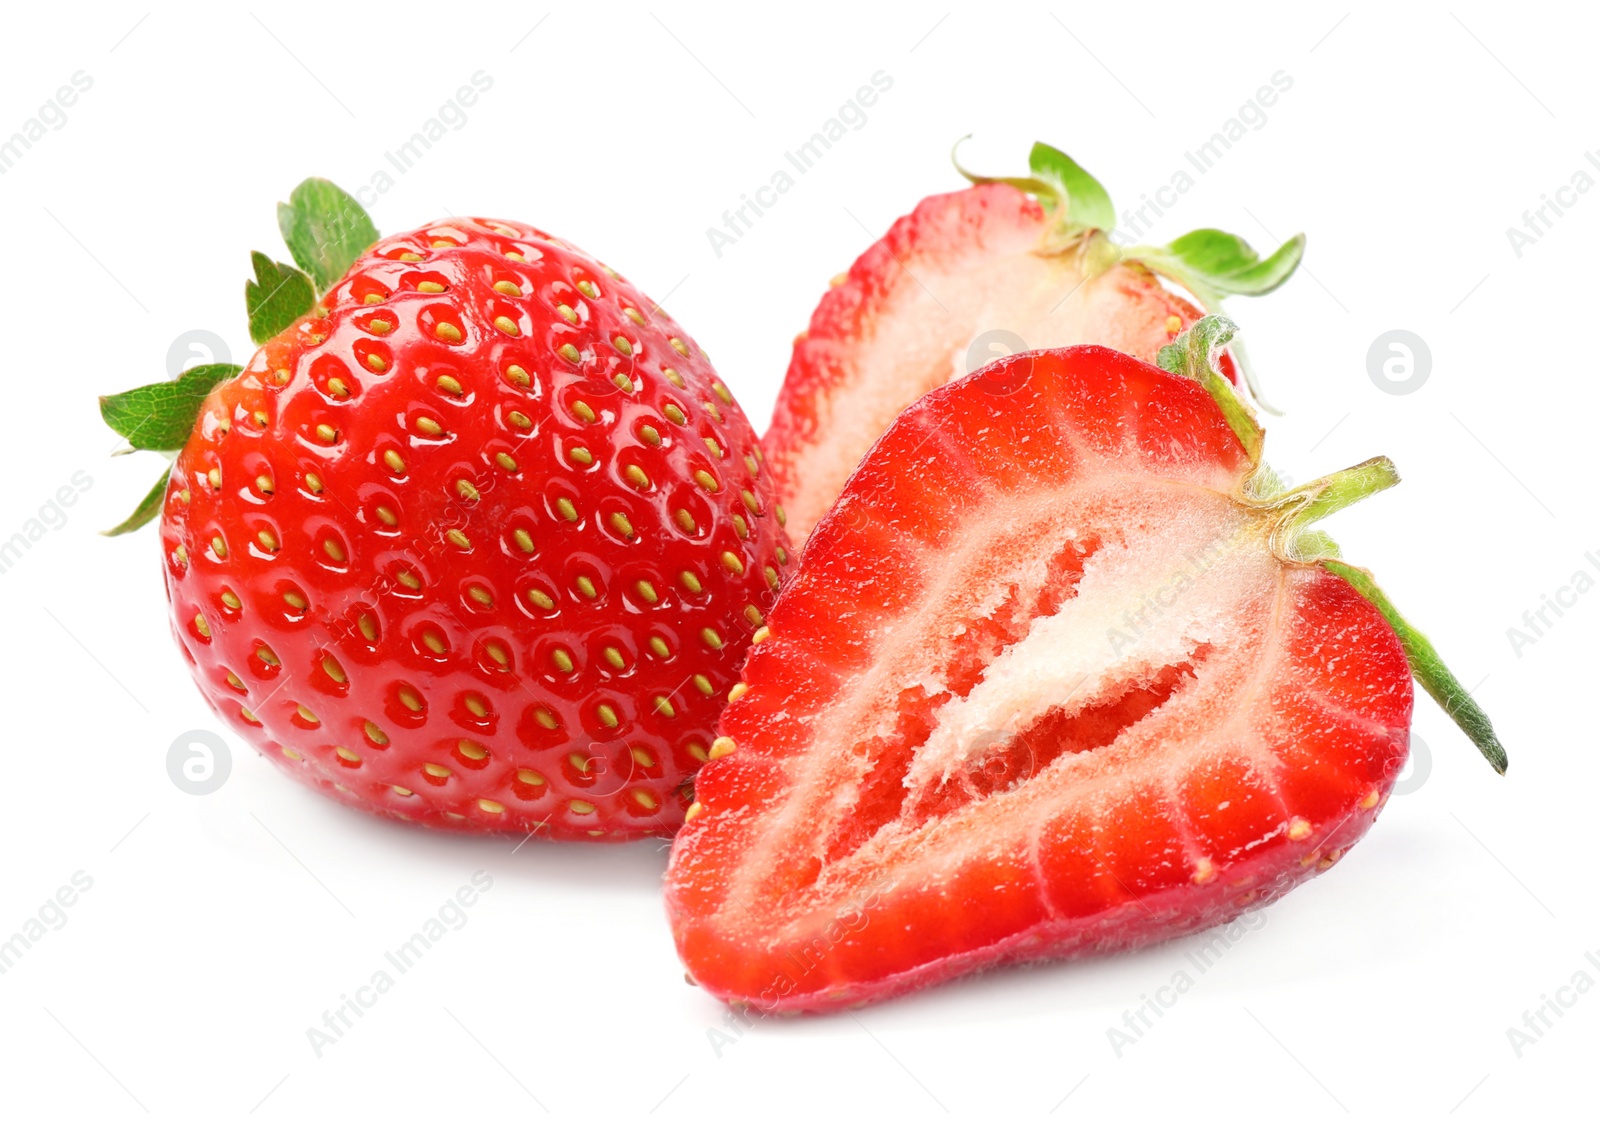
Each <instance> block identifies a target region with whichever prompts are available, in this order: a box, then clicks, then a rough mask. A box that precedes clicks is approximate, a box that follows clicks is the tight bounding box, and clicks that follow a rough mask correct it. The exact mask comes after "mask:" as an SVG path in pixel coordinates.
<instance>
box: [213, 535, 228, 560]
mask: <svg viewBox="0 0 1600 1126" xmlns="http://www.w3.org/2000/svg"><path fill="white" fill-rule="evenodd" d="M211 552H212V554H213V555H215V556H216V557H217V558H218V559H226V558H227V557H228V544H227V542H226V541H225V540H224V539H223V538H222V537H221V536H212V537H211Z"/></svg>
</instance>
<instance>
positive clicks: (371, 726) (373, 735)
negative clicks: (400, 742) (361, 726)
mask: <svg viewBox="0 0 1600 1126" xmlns="http://www.w3.org/2000/svg"><path fill="white" fill-rule="evenodd" d="M366 732H367V738H368V739H371V740H372V741H373V742H374V743H376V744H377V745H378V746H380V747H387V746H388V745H389V736H388V735H386V734H384V731H383V728H381V727H379V726H378V725H377V724H376V723H373V722H372V721H371V720H370V719H369V720H367V722H366Z"/></svg>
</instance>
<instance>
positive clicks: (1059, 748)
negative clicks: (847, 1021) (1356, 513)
mask: <svg viewBox="0 0 1600 1126" xmlns="http://www.w3.org/2000/svg"><path fill="white" fill-rule="evenodd" d="M1230 333H1231V326H1229V325H1226V324H1225V323H1224V322H1223V321H1222V320H1221V319H1220V318H1212V317H1208V318H1206V319H1204V320H1202V321H1201V322H1199V324H1198V325H1197V326H1196V328H1195V329H1193V330H1191V331H1190V333H1189V334H1187V335H1186V336H1185V337H1184V338H1182V339H1181V340H1180V341H1179V343H1178V344H1177V345H1175V346H1173V347H1172V348H1169V349H1165V350H1163V352H1162V354H1161V356H1162V360H1163V362H1164V363H1166V364H1168V366H1170V367H1172V368H1174V369H1175V370H1181V371H1186V372H1189V373H1192V376H1194V377H1191V375H1189V374H1186V375H1178V374H1171V373H1169V372H1168V371H1164V370H1161V369H1159V368H1155V367H1152V366H1149V365H1147V364H1144V363H1142V362H1141V361H1139V360H1136V359H1133V358H1130V357H1128V356H1124V355H1121V354H1119V353H1116V352H1112V351H1110V350H1108V349H1105V348H1100V347H1093V346H1085V347H1076V348H1068V349H1060V350H1050V351H1041V352H1033V353H1025V354H1020V355H1014V356H1012V357H1010V358H1008V359H1004V360H1000V361H998V362H997V364H996V365H995V366H996V367H998V368H999V369H1000V370H999V371H987V372H980V373H977V374H974V375H972V376H969V377H967V378H965V379H962V380H960V381H958V382H955V383H953V384H951V385H949V386H946V387H943V388H940V389H938V390H936V391H933V392H931V393H930V394H928V395H927V396H926V397H924V398H923V399H922V400H920V401H919V402H918V403H917V404H916V405H915V406H913V407H912V408H911V409H910V410H908V411H906V412H905V413H904V414H902V415H901V416H900V417H899V418H898V419H897V420H896V421H895V423H894V425H893V426H891V427H890V428H889V430H888V432H887V433H886V434H885V435H884V436H883V438H882V439H881V440H879V442H878V443H877V444H876V445H875V446H874V447H873V449H872V451H871V453H870V454H868V456H867V457H866V459H865V460H864V461H863V463H862V465H861V467H860V468H859V469H858V470H857V471H856V473H855V475H854V476H853V477H852V478H851V480H850V483H849V484H848V486H847V487H846V488H845V490H844V493H843V495H842V496H841V497H840V498H839V502H838V504H836V505H835V506H834V508H833V509H832V510H831V511H830V512H829V513H828V514H827V516H825V517H824V518H823V520H822V522H821V523H820V524H818V526H817V529H816V531H815V532H814V533H813V535H812V537H811V542H810V545H809V546H808V547H807V549H806V551H805V553H804V555H803V556H802V558H801V560H800V563H799V566H798V569H797V571H796V572H795V574H794V575H793V576H792V577H791V578H790V580H789V581H788V583H787V585H786V586H785V588H784V590H783V592H782V593H781V594H780V595H779V597H778V600H777V603H776V605H775V606H774V607H773V609H772V612H771V614H770V615H769V616H768V623H767V625H766V626H765V627H764V628H763V629H761V630H759V631H758V632H757V635H756V643H755V645H754V646H753V647H752V649H751V652H750V656H749V659H748V662H747V664H746V665H745V668H744V672H743V679H742V681H741V683H740V685H739V686H736V687H735V689H734V692H733V698H734V699H735V701H736V702H735V703H733V704H732V705H730V707H729V708H728V709H727V711H726V712H725V713H724V714H723V717H722V722H721V726H720V730H721V732H722V734H721V736H720V737H719V738H718V739H717V741H716V743H714V744H713V746H712V750H711V754H712V758H713V760H714V761H713V762H711V763H710V765H708V766H707V767H706V768H705V769H703V770H702V771H701V772H700V774H699V775H698V776H697V777H696V779H695V789H696V794H697V799H698V800H697V802H696V804H695V806H693V807H691V809H690V811H689V823H688V825H687V826H686V827H685V828H684V830H683V831H682V832H681V833H680V834H679V836H678V838H677V840H676V842H675V843H674V846H673V852H672V860H671V865H670V868H669V871H668V876H667V894H668V907H669V914H670V919H671V923H672V928H673V932H674V935H675V937H676V940H677V944H678V949H679V952H680V954H681V956H682V958H683V960H684V962H685V963H686V965H687V967H688V969H689V971H690V974H691V975H692V976H693V977H694V979H695V980H697V981H698V982H699V983H700V984H701V985H703V986H704V987H705V988H707V989H709V990H710V991H711V992H712V993H714V994H715V995H717V996H718V997H721V998H724V999H726V1000H728V1001H731V1002H735V1003H739V1004H746V1005H754V1006H757V1007H759V1008H761V1009H763V1010H765V1011H769V1012H772V1011H791V1010H819V1009H830V1008H834V1007H837V1006H843V1005H849V1004H855V1003H859V1002H864V1001H870V1000H873V999H876V998H880V997H884V996H886V995H889V994H893V993H898V992H902V991H904V990H909V989H914V988H918V987H920V986H924V985H928V984H931V983H933V982H937V981H941V980H943V979H946V978H950V977H953V976H955V975H958V974H964V973H968V972H972V971H975V970H978V969H982V968H984V967H987V966H993V965H996V964H1000V963H1006V962H1017V961H1031V960H1036V959H1043V958H1058V957H1067V956H1071V955H1077V954H1083V953H1090V952H1096V951H1104V950H1112V949H1117V948H1124V947H1131V946H1136V945H1140V944H1143V943H1149V942H1154V941H1159V940H1162V939H1167V938H1171V937H1175V936H1178V935H1182V934H1186V933H1189V932H1192V931H1196V930H1199V929H1201V928H1205V927H1209V926H1212V925H1214V924H1217V923H1220V922H1223V921H1225V920H1227V919H1229V918H1232V917H1233V916H1236V915H1237V914H1239V913H1240V912H1241V911H1243V910H1244V909H1245V908H1246V907H1247V906H1254V905H1259V904H1263V903H1265V902H1267V901H1270V900H1272V899H1274V898H1276V897H1277V896H1280V895H1282V894H1284V893H1285V892H1286V891H1288V890H1289V889H1290V888H1292V887H1293V886H1294V885H1296V884H1298V883H1300V882H1301V881H1302V880H1305V879H1307V878H1309V877H1311V876H1313V875H1315V874H1317V873H1318V872H1321V871H1323V870H1325V869H1327V868H1328V867H1330V866H1331V865H1333V864H1334V863H1335V862H1336V861H1338V859H1339V858H1340V856H1341V855H1342V854H1343V853H1344V852H1345V850H1346V849H1348V848H1349V847H1350V846H1351V845H1352V844H1354V842H1355V841H1357V840H1358V839H1359V838H1360V837H1361V836H1362V834H1363V833H1365V832H1366V830H1367V829H1368V827H1369V826H1371V824H1372V822H1373V819H1374V818H1376V817H1377V815H1378V812H1379V811H1380V809H1382V807H1383V803H1384V799H1385V797H1386V795H1387V794H1388V793H1389V790H1390V787H1391V786H1392V785H1393V783H1394V781H1395V778H1396V775H1397V774H1398V773H1399V771H1400V769H1401V767H1402V764H1403V762H1404V760H1405V758H1406V751H1407V731H1408V727H1409V724H1410V719H1411V710H1412V688H1411V682H1412V678H1413V677H1415V678H1416V679H1417V680H1418V681H1420V682H1421V683H1422V684H1423V685H1424V687H1426V688H1427V689H1428V691H1429V692H1430V693H1431V694H1432V695H1433V696H1434V697H1435V698H1436V699H1437V700H1439V702H1440V703H1441V704H1442V705H1443V706H1444V707H1445V709H1446V710H1447V711H1448V712H1449V713H1450V714H1451V715H1452V717H1454V718H1455V719H1456V720H1457V722H1458V723H1460V724H1461V725H1462V727H1463V729H1464V730H1466V731H1467V732H1468V734H1469V735H1471V736H1472V737H1473V738H1474V740H1475V741H1476V742H1477V744H1478V746H1479V747H1480V749H1481V750H1482V751H1483V753H1484V754H1485V755H1486V757H1488V758H1489V760H1490V762H1491V763H1492V764H1494V766H1495V768H1496V769H1497V770H1500V771H1504V769H1505V762H1506V760H1505V753H1504V751H1503V749H1502V748H1501V747H1500V744H1499V742H1498V741H1497V740H1496V739H1495V736H1494V733H1493V731H1492V729H1491V727H1490V725H1489V722H1488V720H1487V718H1486V717H1484V715H1483V714H1482V712H1481V711H1479V710H1478V708H1477V706H1476V705H1475V704H1474V703H1473V702H1472V700H1471V698H1470V697H1469V696H1468V695H1467V694H1466V692H1465V691H1463V690H1462V689H1461V687H1460V685H1459V684H1458V683H1457V681H1456V680H1455V678H1454V677H1453V676H1451V674H1450V673H1449V671H1448V670H1447V669H1446V668H1445V666H1444V665H1443V663H1442V662H1441V661H1440V660H1439V658H1438V655H1437V654H1436V653H1435V652H1434V650H1433V649H1432V647H1431V646H1430V645H1429V644H1428V642H1427V641H1426V639H1425V638H1423V637H1422V635H1421V634H1419V633H1418V632H1417V631H1416V630H1415V629H1414V628H1413V627H1412V626H1410V625H1409V624H1408V623H1407V622H1406V621H1405V620H1404V619H1403V618H1402V617H1400V615H1399V614H1398V612H1397V611H1396V610H1395V609H1394V607H1393V605H1392V604H1391V603H1390V602H1389V600H1388V599H1387V598H1385V597H1384V596H1383V595H1382V593H1381V592H1380V591H1379V590H1378V588H1377V586H1376V585H1375V584H1374V582H1373V581H1372V578H1371V576H1370V575H1369V574H1368V573H1367V572H1365V571H1362V570H1359V569H1357V568H1355V567H1352V566H1350V565H1348V564H1345V563H1343V562H1340V561H1339V560H1338V558H1337V556H1336V554H1335V548H1334V546H1333V543H1332V541H1331V540H1329V539H1328V538H1327V536H1326V535H1324V534H1323V533H1321V532H1318V531H1314V530H1312V529H1311V528H1310V525H1311V524H1312V523H1313V522H1314V521H1316V520H1318V519H1319V518H1321V517H1323V516H1325V515H1327V514H1328V513H1330V512H1333V511H1336V510H1337V509H1339V508H1341V507H1343V506H1345V505H1347V504H1349V503H1351V502H1353V501H1355V500H1358V499H1360V498H1361V497H1363V496H1366V495H1367V494H1369V493H1371V492H1374V491H1376V490H1378V489H1382V488H1385V487H1387V486H1389V485H1392V484H1394V483H1395V481H1396V480H1397V478H1396V476H1395V473H1394V468H1393V466H1392V465H1391V464H1390V463H1389V462H1388V461H1387V459H1382V458H1379V459H1374V460H1373V461H1370V462H1367V463H1365V464H1362V465H1359V466H1356V467H1355V468H1353V469H1350V470H1346V471H1343V472H1341V473H1335V474H1333V475H1331V476H1330V477H1327V478H1324V479H1322V480H1319V481H1316V482H1314V483H1312V484H1310V485H1306V486H1303V487H1300V488H1296V489H1292V490H1288V491H1275V488H1274V485H1273V478H1272V476H1271V474H1270V472H1269V471H1267V470H1265V469H1264V468H1262V466H1261V462H1260V449H1261V431H1260V429H1259V427H1258V426H1257V425H1256V423H1255V420H1254V416H1253V415H1252V414H1251V413H1250V412H1249V410H1248V409H1247V408H1246V407H1244V406H1243V405H1242V404H1241V402H1240V401H1239V400H1238V399H1237V398H1236V397H1235V396H1234V393H1233V392H1232V390H1231V388H1230V387H1229V385H1228V383H1227V382H1226V381H1225V379H1224V378H1223V377H1222V376H1221V375H1220V374H1219V373H1217V372H1216V371H1215V370H1214V369H1213V368H1212V363H1214V359H1215V356H1214V349H1216V348H1217V347H1219V346H1220V345H1221V344H1222V343H1224V342H1225V341H1226V339H1227V338H1228V336H1229V335H1230ZM996 386H1005V387H1009V388H1010V389H1011V390H1010V393H1009V394H997V393H996V392H995V388H996Z"/></svg>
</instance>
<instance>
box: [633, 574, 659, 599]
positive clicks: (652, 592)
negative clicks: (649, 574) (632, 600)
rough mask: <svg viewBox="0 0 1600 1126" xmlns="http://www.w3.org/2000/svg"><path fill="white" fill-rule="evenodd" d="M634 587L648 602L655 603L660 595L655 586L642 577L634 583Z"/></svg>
mask: <svg viewBox="0 0 1600 1126" xmlns="http://www.w3.org/2000/svg"><path fill="white" fill-rule="evenodd" d="M633 589H634V590H636V591H638V592H639V597H640V598H642V599H644V600H645V601H646V602H650V603H654V602H655V601H656V600H657V599H658V598H659V597H660V596H659V595H657V594H656V588H655V586H654V585H653V584H651V583H650V582H648V581H646V580H645V579H640V580H639V581H638V582H636V583H634V584H633Z"/></svg>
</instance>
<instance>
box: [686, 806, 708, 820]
mask: <svg viewBox="0 0 1600 1126" xmlns="http://www.w3.org/2000/svg"><path fill="white" fill-rule="evenodd" d="M704 811H705V806H703V805H701V804H700V803H699V802H695V803H694V804H693V805H691V806H690V807H689V808H688V809H686V810H684V811H683V819H684V820H685V821H693V820H694V819H695V818H696V817H699V816H700V814H701V813H703V812H704Z"/></svg>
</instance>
